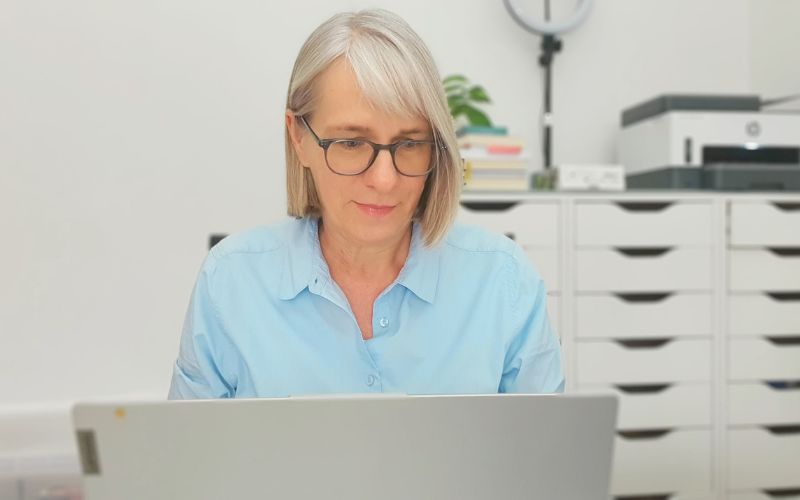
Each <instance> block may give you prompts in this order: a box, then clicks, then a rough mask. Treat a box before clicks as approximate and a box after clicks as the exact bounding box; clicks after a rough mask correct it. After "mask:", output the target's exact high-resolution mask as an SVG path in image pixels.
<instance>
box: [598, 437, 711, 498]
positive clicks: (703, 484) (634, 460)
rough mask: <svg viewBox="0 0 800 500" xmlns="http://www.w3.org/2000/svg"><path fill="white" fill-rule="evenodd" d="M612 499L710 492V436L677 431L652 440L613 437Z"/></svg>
mask: <svg viewBox="0 0 800 500" xmlns="http://www.w3.org/2000/svg"><path fill="white" fill-rule="evenodd" d="M611 491H612V492H613V494H614V495H644V494H648V493H651V494H659V495H664V494H668V493H679V492H687V493H688V492H697V493H704V492H710V491H711V432H710V431H708V430H685V429H684V430H677V431H672V432H668V433H666V434H664V435H661V436H654V437H653V438H638V439H629V438H625V437H622V436H619V437H617V439H616V442H615V450H614V469H613V473H612V479H611Z"/></svg>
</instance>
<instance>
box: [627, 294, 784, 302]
mask: <svg viewBox="0 0 800 500" xmlns="http://www.w3.org/2000/svg"><path fill="white" fill-rule="evenodd" d="M672 295H674V294H673V293H672V292H665V293H615V294H614V296H616V297H617V298H618V299H619V300H621V301H623V302H633V303H640V302H662V301H664V300H667V299H668V298H669V297H671V296H672ZM798 295H800V294H798Z"/></svg>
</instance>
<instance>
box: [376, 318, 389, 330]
mask: <svg viewBox="0 0 800 500" xmlns="http://www.w3.org/2000/svg"><path fill="white" fill-rule="evenodd" d="M378 324H379V325H381V328H386V327H387V326H389V319H388V318H386V317H383V318H381V319H380V320H378Z"/></svg>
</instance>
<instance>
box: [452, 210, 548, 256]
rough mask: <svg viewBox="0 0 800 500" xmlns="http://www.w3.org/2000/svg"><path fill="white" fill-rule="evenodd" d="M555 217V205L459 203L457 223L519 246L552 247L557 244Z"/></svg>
mask: <svg viewBox="0 0 800 500" xmlns="http://www.w3.org/2000/svg"><path fill="white" fill-rule="evenodd" d="M558 216H559V206H558V204H556V203H543V202H529V201H520V202H489V201H480V202H478V201H474V202H463V201H462V203H461V208H460V210H459V213H458V221H459V222H462V223H465V224H475V225H477V226H482V227H484V228H486V229H489V230H491V231H495V232H498V233H501V234H505V235H506V236H508V237H510V238H512V239H514V240H515V241H516V242H517V243H519V244H520V246H522V247H555V246H557V245H558V243H559V227H560V222H559V218H558Z"/></svg>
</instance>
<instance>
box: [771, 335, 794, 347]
mask: <svg viewBox="0 0 800 500" xmlns="http://www.w3.org/2000/svg"><path fill="white" fill-rule="evenodd" d="M764 338H765V339H767V340H768V341H769V343H770V344H774V345H800V336H797V337H764Z"/></svg>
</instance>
